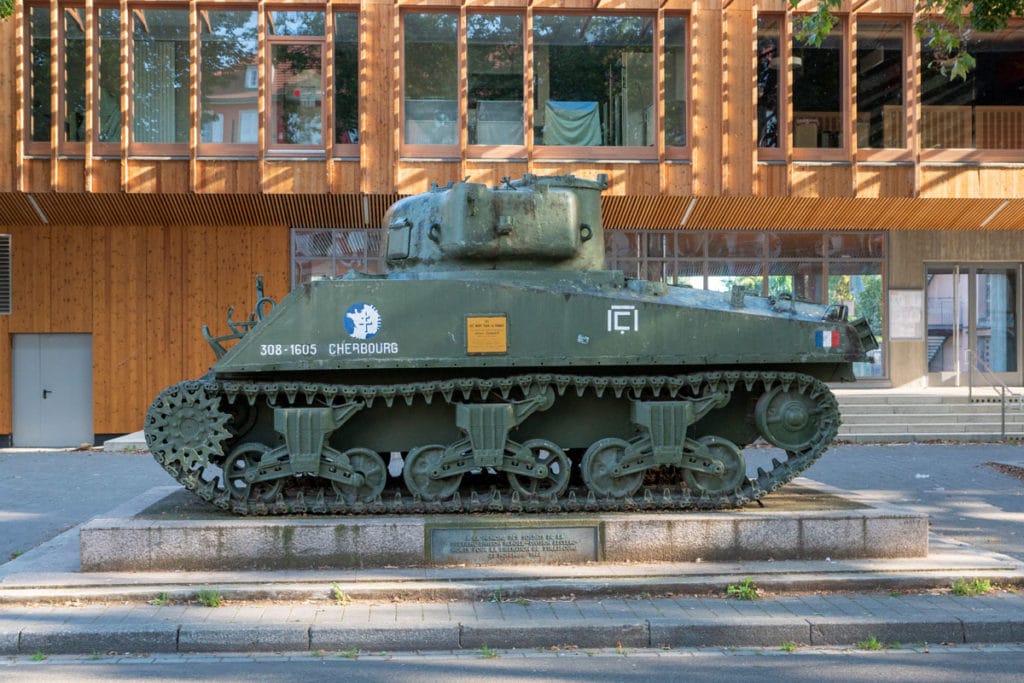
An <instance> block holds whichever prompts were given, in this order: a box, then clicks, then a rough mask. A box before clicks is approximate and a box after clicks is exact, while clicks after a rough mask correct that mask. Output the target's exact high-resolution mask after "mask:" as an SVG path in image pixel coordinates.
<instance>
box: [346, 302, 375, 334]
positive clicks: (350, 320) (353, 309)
mask: <svg viewBox="0 0 1024 683" xmlns="http://www.w3.org/2000/svg"><path fill="white" fill-rule="evenodd" d="M380 322H381V321H380V311H378V310H377V308H376V307H375V306H373V305H372V304H367V303H358V304H352V305H351V306H349V307H348V310H347V311H345V331H346V332H348V334H349V336H350V337H352V338H354V339H362V340H363V341H366V340H367V339H373V337H374V335H376V334H377V333H378V332H380Z"/></svg>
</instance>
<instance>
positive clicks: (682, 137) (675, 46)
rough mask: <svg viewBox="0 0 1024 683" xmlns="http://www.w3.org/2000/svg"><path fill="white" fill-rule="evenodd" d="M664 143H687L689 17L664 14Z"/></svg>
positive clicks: (676, 145) (683, 145)
mask: <svg viewBox="0 0 1024 683" xmlns="http://www.w3.org/2000/svg"><path fill="white" fill-rule="evenodd" d="M665 145H666V146H668V147H685V146H686V19H685V18H683V17H665Z"/></svg>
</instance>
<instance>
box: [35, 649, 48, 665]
mask: <svg viewBox="0 0 1024 683" xmlns="http://www.w3.org/2000/svg"><path fill="white" fill-rule="evenodd" d="M44 659H46V654H45V653H43V651H42V650H36V653H35V654H34V655H32V661H33V662H41V661H43V660H44Z"/></svg>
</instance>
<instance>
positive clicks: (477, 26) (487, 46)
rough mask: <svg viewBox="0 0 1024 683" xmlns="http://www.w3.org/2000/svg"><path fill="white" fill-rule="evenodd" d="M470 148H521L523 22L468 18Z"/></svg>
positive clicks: (501, 17)
mask: <svg viewBox="0 0 1024 683" xmlns="http://www.w3.org/2000/svg"><path fill="white" fill-rule="evenodd" d="M466 34H467V42H468V45H467V52H468V54H467V70H468V78H469V102H468V107H469V144H471V145H522V144H523V143H524V142H525V137H524V134H523V18H522V16H520V15H518V14H470V15H468V16H467V17H466Z"/></svg>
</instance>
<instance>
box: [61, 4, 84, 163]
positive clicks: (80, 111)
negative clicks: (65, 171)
mask: <svg viewBox="0 0 1024 683" xmlns="http://www.w3.org/2000/svg"><path fill="white" fill-rule="evenodd" d="M62 14H63V18H64V25H63V30H64V50H63V57H64V60H63V64H62V65H61V66H62V67H63V68H62V72H63V73H62V79H61V82H62V85H63V88H62V91H61V128H62V131H63V133H62V137H61V151H63V152H66V153H76V154H83V153H84V152H85V145H84V143H85V10H84V9H82V8H81V7H66V8H64V10H63V12H62Z"/></svg>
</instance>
